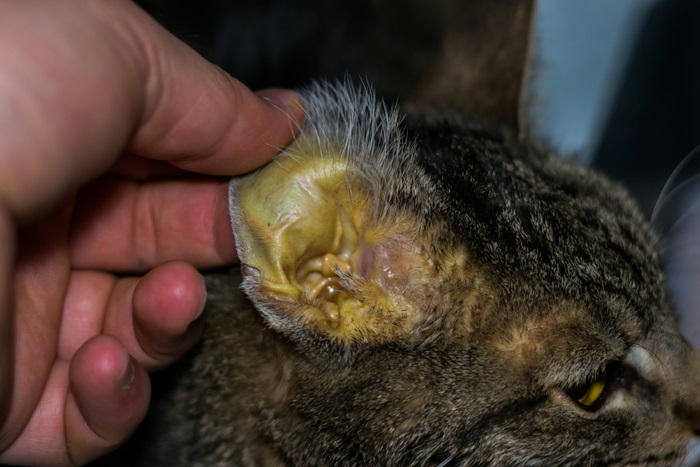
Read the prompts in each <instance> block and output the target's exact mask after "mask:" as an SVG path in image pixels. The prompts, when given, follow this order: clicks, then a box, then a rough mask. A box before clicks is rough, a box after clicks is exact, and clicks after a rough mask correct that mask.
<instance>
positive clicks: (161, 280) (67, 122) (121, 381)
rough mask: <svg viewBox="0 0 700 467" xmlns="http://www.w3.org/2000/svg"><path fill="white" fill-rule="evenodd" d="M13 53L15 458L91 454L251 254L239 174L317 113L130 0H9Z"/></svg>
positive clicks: (3, 443)
mask: <svg viewBox="0 0 700 467" xmlns="http://www.w3.org/2000/svg"><path fill="white" fill-rule="evenodd" d="M0 64H1V66H0V245H2V248H1V249H0V463H8V464H31V465H46V464H50V465H71V464H84V463H86V462H89V461H90V460H92V459H94V458H96V457H99V456H101V455H103V454H105V453H107V452H109V451H110V450H112V449H113V448H114V447H115V446H117V445H119V444H120V443H122V442H123V441H124V440H125V439H126V438H128V436H129V435H130V434H131V433H132V432H133V430H134V429H135V428H136V426H137V425H138V424H139V423H140V421H141V420H142V418H143V416H144V415H145V412H146V410H147V407H148V401H149V397H150V382H149V378H148V374H147V372H148V371H150V370H154V369H158V368H161V367H163V366H166V365H168V364H170V363H172V362H173V361H174V360H176V359H177V358H178V357H179V356H181V355H182V354H183V353H184V352H185V351H186V350H187V349H188V348H190V347H191V346H192V345H193V343H194V342H196V340H197V339H198V338H199V336H200V334H201V330H202V324H203V318H204V317H203V316H202V315H201V313H202V310H203V307H204V302H205V299H206V290H205V286H204V282H203V280H202V277H201V275H200V274H199V272H198V271H197V269H196V268H207V267H213V266H219V265H223V264H227V263H230V262H232V261H235V259H236V258H235V251H234V247H233V245H234V244H233V236H232V233H231V229H230V225H229V220H228V214H227V206H226V203H227V202H226V199H227V198H226V183H224V181H223V180H224V177H226V176H230V175H235V174H240V173H244V172H247V171H249V170H251V169H253V168H255V167H257V166H259V165H261V164H263V163H264V162H266V161H267V160H269V159H270V158H271V157H272V156H273V155H274V154H275V153H276V152H277V151H278V150H279V149H280V148H282V147H284V146H285V145H286V144H287V143H288V142H289V141H290V140H291V138H292V137H293V135H294V133H295V132H296V130H297V129H298V128H299V126H300V125H301V122H302V120H303V110H302V108H301V104H300V101H299V98H298V96H297V95H296V94H295V93H292V92H290V91H282V90H269V91H265V92H263V93H260V94H258V95H256V94H254V93H252V92H251V91H250V90H248V89H247V88H246V87H245V86H243V85H242V84H241V83H239V82H237V81H236V80H235V79H233V78H231V77H230V76H228V75H227V74H226V73H224V72H223V71H221V70H220V69H218V68H216V67H215V66H213V65H211V64H209V63H208V62H206V61H205V60H203V59H202V58H201V57H199V56H198V55H197V54H196V53H195V52H193V51H192V50H191V49H190V48H188V47H187V46H186V45H184V44H183V43H181V42H179V41H178V40H177V39H175V38H174V37H172V36H171V35H170V34H169V33H167V32H166V31H165V30H163V29H162V28H161V27H160V26H158V25H157V24H156V23H155V22H154V21H153V20H152V19H150V18H149V17H148V16H147V15H146V14H145V13H143V12H142V11H141V10H140V9H139V8H138V7H136V6H135V5H133V4H131V3H129V2H127V1H124V0H102V1H95V0H52V1H50V2H49V1H43V0H22V1H21V2H17V1H15V0H0ZM261 95H262V96H264V97H266V99H261V98H260V96H261Z"/></svg>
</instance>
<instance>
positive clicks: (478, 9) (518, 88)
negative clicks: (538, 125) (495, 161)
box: [408, 0, 536, 124]
mask: <svg viewBox="0 0 700 467" xmlns="http://www.w3.org/2000/svg"><path fill="white" fill-rule="evenodd" d="M535 9H536V1H535V0H468V1H465V2H463V6H462V7H461V9H460V11H459V13H458V14H457V15H456V16H455V19H454V22H453V23H452V26H451V27H450V28H449V30H448V32H447V33H446V34H445V37H444V39H443V43H442V46H441V51H440V54H439V56H438V57H437V58H436V60H435V63H434V65H433V66H432V69H431V71H430V72H429V73H428V75H427V77H426V78H425V80H424V82H423V83H422V84H421V85H420V86H419V88H418V90H417V91H416V93H415V95H414V96H413V98H412V99H411V100H410V101H409V102H408V105H409V107H417V106H420V107H423V106H429V107H437V108H443V109H449V108H453V109H456V110H461V111H465V112H468V113H474V114H477V115H481V116H484V117H487V118H491V119H494V120H501V121H502V120H506V121H509V122H511V123H514V124H522V121H520V120H521V119H520V118H519V115H520V109H521V100H522V97H521V96H522V95H523V87H524V85H525V83H526V81H527V79H528V74H529V68H530V61H531V57H530V55H531V47H532V44H531V43H532V42H533V41H532V35H533V33H532V30H533V23H534V17H535Z"/></svg>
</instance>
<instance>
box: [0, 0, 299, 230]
mask: <svg viewBox="0 0 700 467" xmlns="http://www.w3.org/2000/svg"><path fill="white" fill-rule="evenodd" d="M12 13H13V14H12V15H0V59H1V61H2V62H3V63H4V64H6V66H4V67H2V68H1V69H0V93H1V94H2V95H3V97H4V98H5V100H4V101H3V109H4V111H3V112H2V113H1V114H0V200H1V201H2V202H3V203H4V204H5V205H6V206H8V209H9V211H10V212H11V214H12V215H13V216H14V217H17V218H20V219H22V220H26V219H28V218H30V217H31V216H36V215H38V214H40V213H41V212H43V210H45V209H47V208H48V207H50V206H51V205H52V202H53V200H55V199H57V198H58V197H59V196H60V195H62V194H66V193H68V192H70V191H72V190H74V189H75V188H76V187H78V186H80V185H82V184H83V183H84V182H85V181H86V180H88V179H90V178H93V177H95V176H96V175H98V174H100V173H103V172H104V171H105V170H107V168H108V167H110V166H111V165H112V164H113V163H114V161H115V160H116V159H117V157H118V155H119V154H120V153H121V152H122V150H123V149H124V148H125V147H126V146H128V147H130V149H131V150H132V152H135V153H138V154H142V155H146V156H149V157H154V158H158V159H163V160H169V161H171V162H173V163H175V164H176V165H178V166H180V167H181V168H186V169H190V170H196V171H202V172H206V173H210V174H217V175H218V174H235V173H241V172H245V171H248V170H250V169H252V168H253V167H255V166H258V165H261V164H262V163H263V162H264V161H266V160H268V159H269V158H270V157H271V156H272V155H273V154H274V153H275V152H276V151H277V150H278V149H279V148H280V147H283V146H284V145H285V144H287V143H288V142H289V140H290V139H291V137H292V135H293V134H294V132H295V131H296V130H297V129H298V127H299V125H300V123H301V120H302V114H303V111H302V110H301V108H300V101H299V98H298V96H297V95H296V94H294V93H289V92H277V93H270V94H267V96H266V97H267V98H268V100H264V99H261V98H259V97H257V96H256V95H255V94H254V93H252V92H251V91H250V90H248V89H247V88H246V87H245V86H243V85H242V84H241V83H239V82H237V81H236V80H234V79H233V78H231V77H230V76H228V75H227V74H226V73H224V72H223V71H222V70H220V69H219V68H217V67H215V66H213V65H211V64H210V63H208V62H206V61H205V60H204V59H202V58H201V57H200V56H199V55H197V54H196V53H195V52H194V51H192V49H190V48H189V47H187V46H186V45H184V44H183V43H182V42H180V41H179V40H177V39H176V38H174V37H173V36H172V35H170V34H169V33H167V32H166V31H165V30H164V29H163V28H162V27H160V26H159V25H158V24H157V23H156V22H155V21H153V20H152V19H151V18H150V17H148V15H146V14H145V13H144V12H143V11H142V10H140V9H139V8H138V7H137V6H136V5H135V4H133V3H132V2H128V1H111V2H94V1H92V0H82V1H76V0H56V1H54V2H50V3H49V4H47V3H46V2H43V1H39V0H26V1H23V2H14V3H12ZM57 36H60V37H61V40H56V37H57ZM85 63H90V64H91V66H89V67H85V66H84V64H85ZM8 64H11V65H8ZM78 69H79V70H81V72H80V73H78V74H76V73H75V70H78Z"/></svg>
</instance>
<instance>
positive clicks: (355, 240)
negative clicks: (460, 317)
mask: <svg viewBox="0 0 700 467" xmlns="http://www.w3.org/2000/svg"><path fill="white" fill-rule="evenodd" d="M350 164H351V162H349V161H348V160H347V159H345V158H342V157H339V156H333V155H332V154H330V155H329V154H328V153H324V155H323V156H320V155H318V154H317V153H314V148H312V147H309V146H308V145H303V146H302V145H301V144H300V143H296V144H295V145H294V146H292V147H291V148H288V149H287V154H285V155H283V156H280V157H278V158H277V159H275V160H274V161H272V162H271V163H270V164H268V165H267V166H265V167H263V168H262V169H261V170H259V171H258V172H256V173H255V174H252V175H250V176H248V177H246V178H244V179H242V180H241V181H240V182H239V183H240V184H239V186H238V191H237V203H238V215H239V219H238V221H237V222H235V223H236V224H237V229H236V235H237V237H238V240H239V245H240V247H239V254H240V255H241V261H242V262H243V263H244V264H245V265H246V266H247V268H248V270H252V271H254V274H255V275H256V277H255V280H256V281H258V283H259V285H260V288H259V290H260V293H262V294H264V297H263V298H264V300H265V301H267V302H268V303H270V302H272V303H274V302H275V301H279V302H281V303H282V304H283V305H284V306H282V307H280V310H281V309H284V310H285V311H284V312H286V313H293V314H294V316H293V318H294V319H296V320H298V321H300V322H302V323H303V324H304V325H306V326H310V327H311V328H313V329H315V330H316V331H319V332H321V333H323V334H325V335H327V336H328V337H331V338H334V339H338V340H341V341H344V342H351V341H355V340H364V341H371V342H379V341H387V340H390V339H392V338H394V337H396V336H397V335H400V334H402V333H405V332H408V327H409V324H410V323H409V321H410V319H409V318H410V316H412V314H413V313H414V312H413V311H412V310H411V306H410V305H409V304H408V303H407V302H406V300H404V298H403V295H402V294H398V293H393V294H392V293H391V291H390V290H388V289H391V287H390V286H389V287H388V286H387V284H389V285H390V284H391V281H400V280H401V279H402V278H401V277H394V276H402V275H406V274H412V272H410V271H408V269H411V268H413V269H415V268H416V265H419V263H420V262H421V261H424V259H418V258H417V257H418V256H420V254H421V253H420V248H417V247H415V246H408V245H407V244H406V242H403V241H401V235H400V234H396V232H400V231H401V230H402V229H404V230H405V229H406V227H405V226H406V225H411V228H414V226H415V222H413V223H410V222H408V221H401V217H400V216H399V217H397V218H394V219H392V225H390V226H386V225H384V226H376V225H369V222H368V217H369V216H368V215H367V213H368V210H369V209H370V207H369V205H368V203H369V200H370V199H371V198H370V197H369V196H367V193H366V191H365V190H366V187H364V186H362V184H361V183H359V182H357V181H356V179H354V178H353V176H352V167H351V165H350ZM251 268H252V269H251ZM401 288H402V289H403V288H406V284H405V283H402V284H401ZM290 305H292V306H290ZM296 305H298V306H296ZM290 310H292V311H290Z"/></svg>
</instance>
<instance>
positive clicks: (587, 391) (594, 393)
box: [574, 378, 605, 408]
mask: <svg viewBox="0 0 700 467" xmlns="http://www.w3.org/2000/svg"><path fill="white" fill-rule="evenodd" d="M604 389H605V380H604V379H602V378H599V379H596V380H594V381H592V382H591V383H588V384H586V385H583V386H581V387H580V388H576V390H575V392H576V394H577V395H575V396H574V397H575V398H576V402H578V403H579V404H581V405H582V406H584V407H589V408H590V407H593V406H594V404H595V403H596V402H598V401H599V400H600V396H601V395H602V394H603V390H604ZM581 393H583V395H582V396H581V397H578V394H581Z"/></svg>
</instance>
